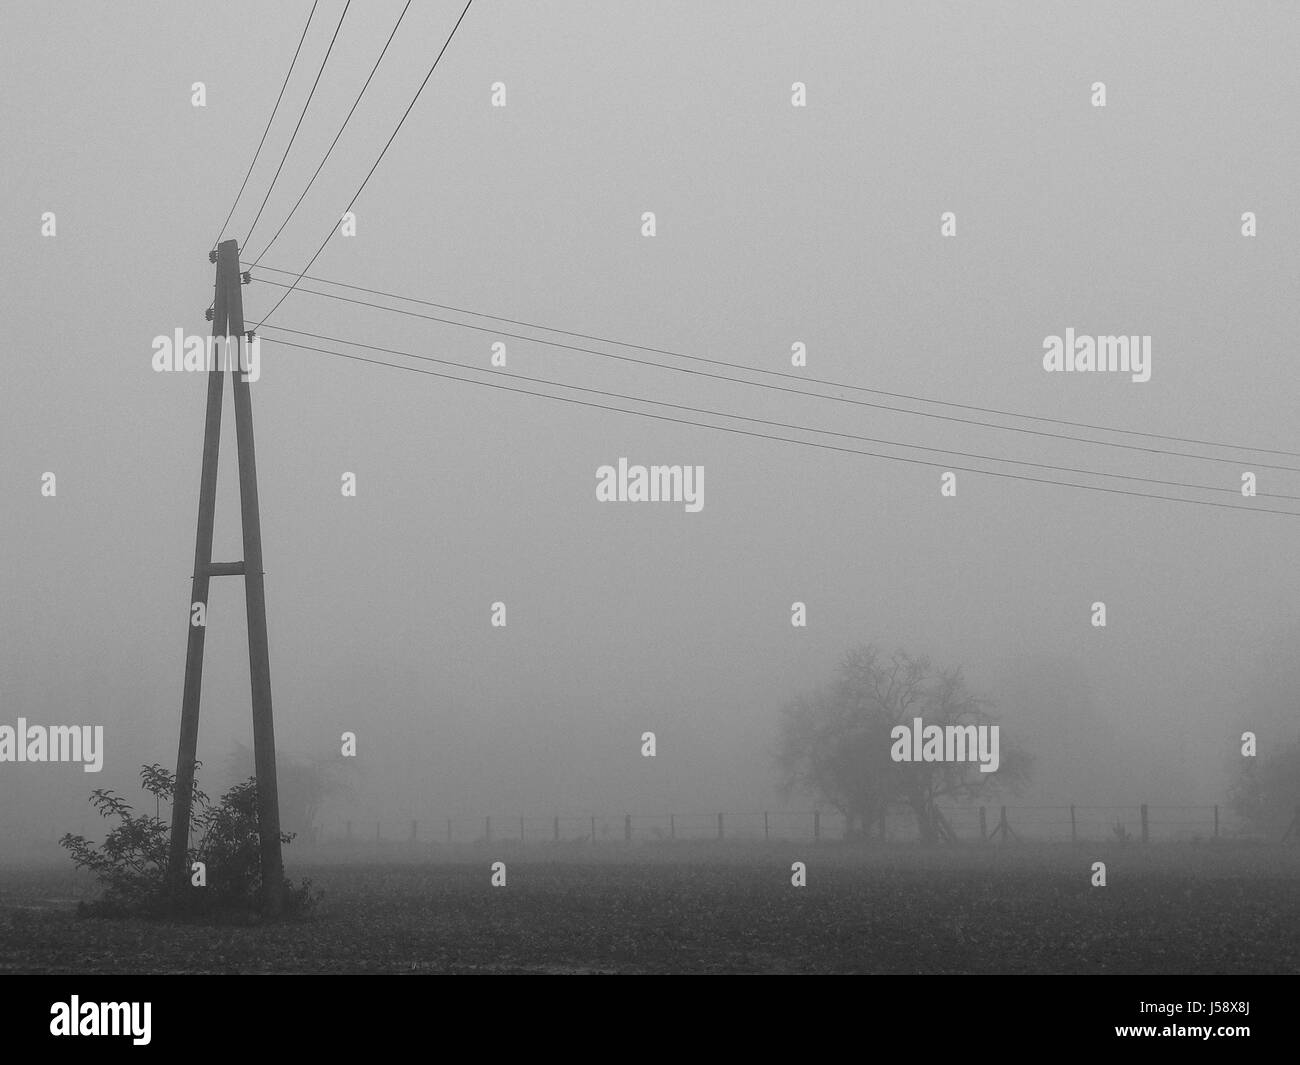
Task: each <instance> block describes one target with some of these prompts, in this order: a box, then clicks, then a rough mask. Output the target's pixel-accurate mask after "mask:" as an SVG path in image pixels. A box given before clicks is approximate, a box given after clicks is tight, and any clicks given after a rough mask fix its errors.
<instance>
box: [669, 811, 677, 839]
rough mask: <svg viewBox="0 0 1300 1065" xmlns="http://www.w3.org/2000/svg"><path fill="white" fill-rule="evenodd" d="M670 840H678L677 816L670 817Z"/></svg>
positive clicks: (671, 815)
mask: <svg viewBox="0 0 1300 1065" xmlns="http://www.w3.org/2000/svg"><path fill="white" fill-rule="evenodd" d="M668 838H669V839H676V838H677V815H676V814H669V815H668Z"/></svg>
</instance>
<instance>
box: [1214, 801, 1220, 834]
mask: <svg viewBox="0 0 1300 1065" xmlns="http://www.w3.org/2000/svg"><path fill="white" fill-rule="evenodd" d="M1214 838H1215V839H1218V838H1219V804H1218V803H1217V802H1216V803H1215V804H1214Z"/></svg>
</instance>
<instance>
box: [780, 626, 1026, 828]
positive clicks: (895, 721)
mask: <svg viewBox="0 0 1300 1065" xmlns="http://www.w3.org/2000/svg"><path fill="white" fill-rule="evenodd" d="M991 711H992V704H991V703H989V702H988V701H987V700H985V699H982V698H979V697H978V696H976V695H973V694H972V693H971V692H970V691H969V690H968V689H967V687H966V683H965V681H964V680H963V678H962V674H961V669H960V668H956V669H945V670H936V669H935V668H934V667H933V666H932V665H931V663H930V660H929V659H928V658H926V657H924V656H919V657H918V656H913V655H911V654H909V653H908V652H906V651H897V652H895V653H894V654H893V655H891V656H890V657H889V658H887V659H886V658H882V657H881V655H880V653H879V652H878V651H877V650H876V648H875V647H872V646H864V647H858V648H854V649H853V650H851V651H849V652H847V653H846V654H845V656H844V658H843V659H842V660H841V662H840V666H839V669H838V671H837V673H836V676H835V678H834V679H833V681H832V683H831V684H830V685H828V686H826V687H824V688H819V689H818V690H817V691H815V692H812V693H810V694H807V695H803V696H800V697H798V698H796V699H794V700H793V701H791V702H790V703H789V704H787V705H786V706H785V707H784V708H783V709H782V712H781V722H780V732H779V738H778V742H777V750H776V764H777V768H778V770H779V772H780V774H781V786H782V790H783V791H784V793H785V794H786V795H787V796H789V795H791V794H794V793H800V794H805V795H809V796H811V797H813V798H814V799H817V800H818V801H821V802H824V803H827V804H828V805H830V806H832V807H834V808H835V809H837V810H839V811H840V812H841V813H842V814H843V815H844V817H845V820H846V821H847V823H848V831H849V834H850V835H857V834H863V835H866V834H869V833H870V831H871V828H872V826H873V825H874V826H877V829H878V833H879V834H880V835H881V836H882V837H883V835H884V816H885V811H886V810H887V808H888V806H889V804H890V803H895V802H903V803H906V804H907V805H908V806H910V807H911V809H912V811H913V813H914V814H915V815H916V820H917V824H918V826H919V830H920V834H921V838H922V840H924V841H926V842H933V841H935V840H937V839H939V838H940V837H945V838H950V837H951V835H952V832H951V829H950V828H949V827H948V825H947V823H946V822H945V821H944V819H943V815H942V814H941V813H940V811H939V808H938V800H939V799H941V798H949V799H964V798H973V797H975V796H979V795H983V794H988V793H992V792H996V791H999V790H1007V791H1012V792H1014V791H1016V790H1017V789H1018V787H1019V786H1020V785H1021V784H1023V783H1024V782H1025V781H1026V780H1027V779H1028V776H1029V768H1030V759H1029V756H1028V755H1027V754H1026V753H1025V752H1024V751H1023V750H1022V749H1021V748H1020V747H1018V746H1017V745H1016V744H1015V743H1013V742H1011V743H1008V742H1005V741H1004V742H1002V743H1001V745H1000V746H1001V750H1000V756H1001V758H1000V765H999V767H998V769H997V771H996V772H992V773H982V772H980V770H979V766H978V764H976V763H975V762H972V761H964V762H895V761H894V760H893V759H892V758H891V757H890V748H891V746H892V739H891V732H892V730H893V729H894V727H895V726H897V725H908V726H910V725H911V724H912V720H913V718H918V717H919V718H921V719H923V720H924V722H925V724H926V725H938V726H940V727H947V726H968V725H975V726H977V727H978V726H981V725H991V724H993V723H994V722H995V718H994V717H993V714H992V712H991Z"/></svg>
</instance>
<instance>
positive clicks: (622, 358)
mask: <svg viewBox="0 0 1300 1065" xmlns="http://www.w3.org/2000/svg"><path fill="white" fill-rule="evenodd" d="M261 283H263V284H267V285H273V286H275V287H277V288H284V289H289V288H291V286H289V285H285V284H283V283H282V282H279V281H268V280H266V279H265V278H263V279H261ZM298 291H300V292H303V293H306V294H307V295H311V296H320V297H323V298H324V299H331V300H337V301H339V302H342V303H351V304H355V305H358V306H362V307H371V308H373V309H375V310H380V311H388V312H389V313H391V314H402V315H406V316H408V317H412V318H421V319H424V320H426V321H432V322H438V323H440V324H443V325H450V326H455V327H458V328H461V329H473V330H476V331H478V332H483V333H491V334H492V335H493V336H503V337H509V338H511V339H515V340H523V341H528V342H530V343H533V344H543V345H546V346H547V347H553V348H561V349H563V350H565V351H573V352H577V353H580V354H584V355H597V356H600V357H601V358H606V359H614V360H616V361H619V362H627V363H632V364H635V365H638V366H648V367H652V368H654V369H657V370H669V371H673V372H676V373H685V374H691V375H693V376H696V377H704V378H709V379H712V380H716V381H727V382H730V383H732V384H740V385H746V386H748V387H750V388H764V389H768V390H771V391H776V392H785V393H788V394H791V395H797V396H805V397H807V398H809V399H825V400H830V401H832V402H835V403H848V404H851V405H853V406H856V407H869V408H871V409H874V410H883V411H890V412H892V413H895V414H910V415H913V416H914V417H918V418H932V419H937V420H939V421H945V422H955V423H957V424H960V425H974V426H979V427H981V428H984V429H994V430H998V431H1000V432H1008V433H1022V434H1026V435H1029V436H1038V437H1046V438H1050V439H1055V440H1064V441H1068V442H1071V443H1076V444H1090V445H1093V446H1096V447H1110V448H1120V449H1123V450H1125V451H1137V452H1142V453H1144V454H1149V455H1167V456H1173V457H1177V458H1184V459H1192V460H1195V461H1199V462H1217V463H1222V464H1226V465H1230V466H1236V467H1240V466H1241V465H1242V462H1243V461H1244V460H1242V459H1240V458H1236V459H1232V458H1223V457H1221V456H1217V455H1197V454H1192V453H1190V452H1186V451H1175V450H1172V449H1169V448H1156V447H1144V446H1142V445H1140V444H1125V443H1121V442H1120V441H1118V440H1095V439H1092V438H1090V437H1082V436H1071V435H1068V434H1065V433H1053V432H1047V431H1045V430H1042V429H1028V428H1025V427H1024V426H1018V425H998V424H997V423H995V422H985V421H980V420H978V419H974V418H959V417H956V416H954V415H951V414H936V413H934V412H933V411H921V410H912V409H910V408H907V407H895V406H891V405H890V404H888V403H874V402H871V401H870V400H864V399H852V398H850V397H848V396H828V395H826V394H824V393H821V392H806V391H804V390H802V389H797V388H788V387H786V386H784V385H778V384H773V383H771V382H767V381H750V380H747V379H745V378H740V377H729V376H727V375H725V374H717V373H711V372H709V371H707V370H696V369H691V368H690V367H686V366H670V365H666V364H664V363H661V362H655V361H653V360H650V359H639V358H636V357H634V356H631V355H620V354H617V353H615V352H611V351H603V350H599V349H596V348H585V347H579V346H577V345H574V344H565V343H562V342H560V341H558V340H546V339H543V338H541V337H535V336H527V335H525V334H522V333H511V332H507V331H505V330H501V329H492V328H488V327H487V326H481V325H474V324H473V323H470V322H458V321H455V320H454V319H450V318H440V317H438V316H437V315H432V314H423V313H421V312H419V311H410V310H406V309H404V308H401V307H388V306H385V305H384V304H381V303H371V302H369V301H368V300H359V299H355V298H353V297H351V296H340V295H338V294H337V293H333V292H321V291H319V290H317V289H310V288H299V289H298ZM286 295H288V293H287V292H286ZM281 302H283V299H282V300H281ZM279 305H280V304H279V303H277V304H276V306H277V307H278V306H279ZM268 317H269V315H268ZM705 361H709V362H713V361H716V360H705ZM724 365H727V366H732V367H735V368H736V369H742V370H743V369H748V367H744V366H740V365H739V364H736V363H724ZM796 380H797V378H796ZM1251 465H1253V466H1255V467H1257V468H1260V469H1269V470H1285V471H1288V472H1291V473H1300V466H1284V465H1279V464H1276V463H1269V462H1258V461H1254V460H1252V461H1251Z"/></svg>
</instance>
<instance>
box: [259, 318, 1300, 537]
mask: <svg viewBox="0 0 1300 1065" xmlns="http://www.w3.org/2000/svg"><path fill="white" fill-rule="evenodd" d="M271 328H272V329H276V330H280V331H283V332H286V333H295V334H296V333H298V332H299V331H297V330H290V329H283V328H282V327H280V326H272V327H271ZM304 335H315V334H304ZM263 339H266V340H269V341H270V342H271V343H273V344H279V345H281V346H284V347H290V348H300V349H302V350H305V351H315V352H319V353H321V354H324V355H332V356H334V357H336V358H342V359H349V360H352V361H354V362H364V363H370V364H372V365H376V366H386V367H388V368H389V369H393V370H407V371H410V372H412V373H421V374H425V375H428V376H432V377H438V378H443V379H446V380H451V381H460V382H462V383H464V384H472V385H482V386H485V387H490V388H498V389H503V390H505V391H507V392H518V393H521V394H523V395H530V396H536V397H538V398H541V399H550V400H554V401H556V402H563V403H574V404H578V405H579V406H584V407H592V408H596V409H599V410H606V411H613V412H616V413H620V414H630V415H633V416H636V417H643V418H651V419H654V420H657V421H664V422H672V423H675V424H679V425H691V426H695V427H696V428H702V429H714V430H717V431H719V432H725V433H733V434H737V435H740V436H748V437H754V438H757V439H764V440H775V441H778V442H781V443H787V444H798V445H801V446H804V447H816V448H821V449H824V450H828V451H838V452H842V453H845V454H852V455H865V456H868V457H871V458H880V459H887V460H890V461H894V462H905V463H911V464H913V465H919V466H928V467H931V468H934V469H942V470H955V471H960V472H965V473H973V474H981V475H984V476H988V477H1001V478H1006V479H1010V480H1016V481H1026V482H1030V483H1035V484H1048V485H1056V486H1057V487H1062V488H1079V489H1083V490H1085V491H1094V492H1107V493H1110V494H1115V495H1125V496H1134V497H1139V498H1144V499H1158V500H1164V501H1166V502H1171V503H1188V504H1192V505H1196V506H1207V507H1217V508H1219V509H1221V510H1240V511H1250V512H1253V513H1260V514H1281V515H1285V516H1288V517H1300V511H1291V510H1279V509H1276V508H1271V507H1252V506H1236V505H1233V504H1229V503H1215V502H1213V501H1210V500H1202V499H1188V498H1186V497H1183V496H1166V495H1156V494H1153V493H1150V492H1139V491H1134V490H1130V489H1123V488H1108V487H1104V486H1101V485H1089V484H1079V483H1078V482H1074V481H1057V480H1053V479H1051V478H1045V477H1030V476H1027V475H1025V474H1018V473H1007V472H1004V471H999V470H984V469H976V468H972V467H967V466H956V465H953V464H951V463H945V462H934V461H929V460H926V459H917V458H908V457H906V456H901V455H889V454H884V453H881V452H876V451H863V450H860V449H857V448H846V447H839V446H836V445H833V444H824V443H819V442H817V441H812V440H798V439H792V438H790V437H785V436H774V435H772V434H770V433H760V432H755V431H753V430H748V429H739V428H736V427H734V426H723V425H713V424H710V423H706V422H698V421H693V420H691V419H688V418H676V417H672V416H670V415H666V414H655V413H653V412H650V411H640V410H629V409H627V408H625V407H615V406H610V405H609V404H604V403H597V402H594V401H591V400H583V399H577V398H574V397H572V396H556V395H552V394H550V393H547V392H538V391H535V390H533V389H528V388H517V387H513V386H511V385H508V384H504V383H502V382H499V381H481V380H475V379H473V378H466V377H457V376H455V375H453V374H447V373H441V372H439V371H436V370H427V369H423V368H422V367H418V366H404V365H401V364H398V363H391V362H385V361H383V360H381V359H370V358H366V357H365V356H361V355H349V354H347V353H345V352H339V351H333V350H331V349H328V348H321V347H316V346H314V345H310V344H299V343H295V342H293V341H288V340H280V339H278V338H276V337H265V338H263ZM326 339H329V340H332V341H333V342H334V343H341V344H347V345H354V344H355V342H353V341H348V340H341V339H338V338H326ZM355 346H357V347H367V348H375V350H380V351H387V352H389V353H391V354H395V355H399V356H401V355H404V356H407V357H410V358H417V359H425V358H426V357H425V356H418V355H413V354H412V353H410V352H403V351H399V350H396V349H388V348H377V347H375V346H374V345H363V344H355ZM429 361H438V362H445V361H446V360H433V359H430V360H429ZM450 365H454V366H458V367H459V368H461V369H465V370H471V371H475V372H480V373H496V372H498V371H493V370H487V369H484V368H482V367H470V366H465V365H464V364H460V363H451V364H450ZM504 376H506V377H508V378H509V377H516V375H513V374H505V375H504ZM517 379H518V378H517ZM522 379H523V380H527V381H530V382H532V383H540V384H548V385H552V386H553V387H559V388H573V389H581V390H582V391H595V390H591V389H585V388H582V386H571V385H564V384H560V383H559V382H550V381H537V380H536V379H534V378H522ZM634 401H635V402H643V403H648V404H651V405H663V406H677V405H676V404H660V403H659V401H658V400H634ZM704 413H707V414H711V415H713V416H715V417H723V418H734V419H744V420H758V419H748V418H747V417H746V416H744V415H730V414H725V413H722V412H713V411H705V412H704ZM795 428H801V427H795ZM808 431H811V432H822V430H808ZM835 435H839V434H835ZM897 446H901V447H908V446H910V445H906V444H899V445H897ZM946 453H947V454H952V453H953V452H946ZM994 461H1005V460H1000V459H999V460H994ZM1095 476H1098V477H1106V476H1110V475H1108V474H1104V473H1098V474H1095ZM1195 487H1200V486H1195Z"/></svg>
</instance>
